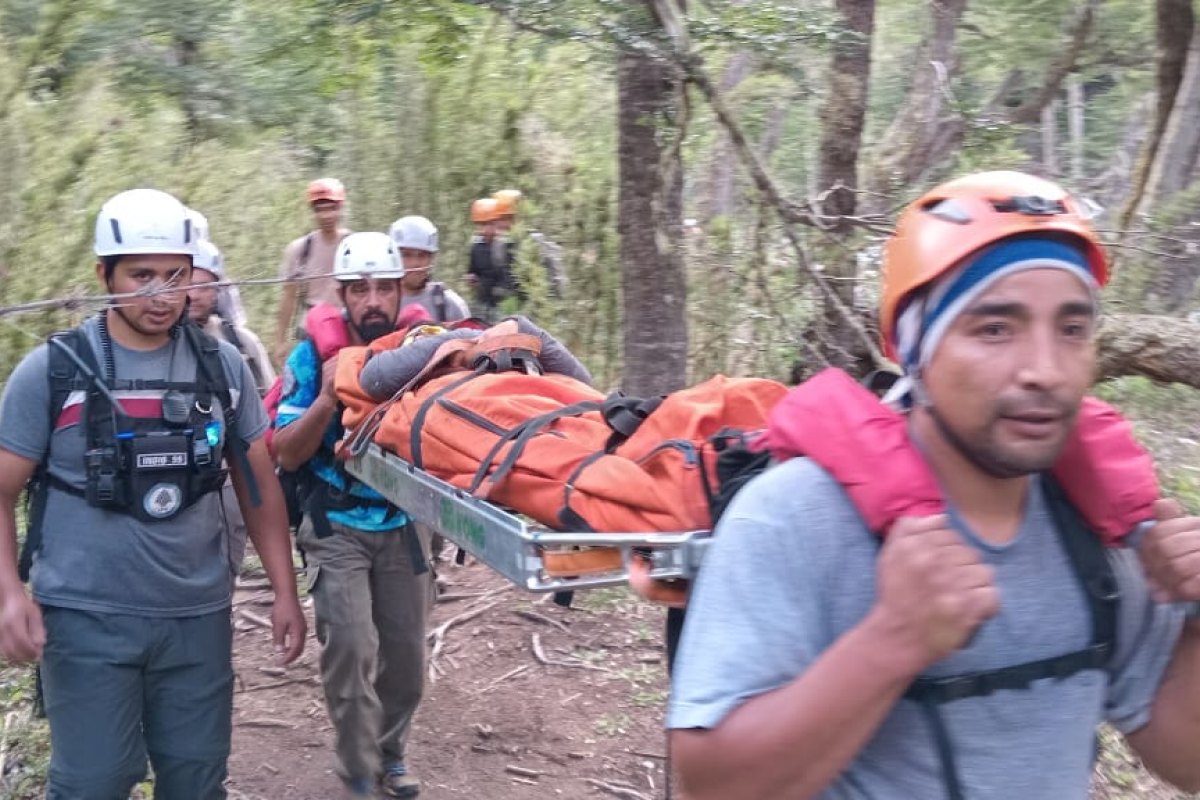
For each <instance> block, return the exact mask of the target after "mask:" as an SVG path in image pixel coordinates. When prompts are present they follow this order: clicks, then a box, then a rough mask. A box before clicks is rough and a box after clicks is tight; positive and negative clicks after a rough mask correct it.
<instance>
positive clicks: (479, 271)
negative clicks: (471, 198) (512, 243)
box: [465, 197, 517, 325]
mask: <svg viewBox="0 0 1200 800" xmlns="http://www.w3.org/2000/svg"><path fill="white" fill-rule="evenodd" d="M499 205H500V204H499V203H498V202H497V201H496V199H495V198H493V197H484V198H481V199H479V200H476V201H475V202H473V203H472V204H471V221H472V222H474V223H475V236H474V237H472V239H471V252H470V260H469V263H468V264H467V273H466V276H465V280H466V282H467V285H468V286H470V287H471V289H472V290H473V291H474V293H475V307H474V309H473V310H474V313H475V316H477V317H479V318H480V319H482V320H484V321H485V322H487V323H488V324H489V325H490V324H491V323H493V322H496V320H497V318H498V314H499V313H500V312H499V307H500V304H501V303H502V302H504V300H506V299H507V298H509V297H511V296H513V295H514V294H516V285H517V284H516V278H515V277H514V275H513V273H512V253H511V252H510V251H509V248H508V246H507V245H506V244H505V242H504V240H503V239H501V238H499V237H498V236H497V235H496V221H497V219H498V218H499V210H500V209H499Z"/></svg>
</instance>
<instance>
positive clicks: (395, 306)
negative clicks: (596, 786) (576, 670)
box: [274, 233, 430, 798]
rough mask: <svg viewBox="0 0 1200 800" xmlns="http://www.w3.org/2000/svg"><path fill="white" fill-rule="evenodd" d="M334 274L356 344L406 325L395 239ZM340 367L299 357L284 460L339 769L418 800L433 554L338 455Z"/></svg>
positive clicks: (363, 783)
mask: <svg viewBox="0 0 1200 800" xmlns="http://www.w3.org/2000/svg"><path fill="white" fill-rule="evenodd" d="M333 272H334V277H335V279H336V280H337V282H338V289H337V296H338V298H339V300H340V301H341V303H342V306H343V307H344V309H345V312H344V319H345V325H346V334H347V340H348V341H349V343H350V344H351V345H365V344H368V343H370V342H371V341H372V340H374V339H377V338H379V337H380V336H383V335H385V334H387V333H389V332H391V331H393V330H394V329H395V327H396V323H397V319H398V318H399V315H400V302H401V286H400V282H401V279H402V278H403V277H404V267H403V266H402V265H401V262H400V256H399V253H398V252H397V249H396V247H395V245H394V244H393V243H392V241H391V239H390V238H389V237H388V235H387V234H385V233H353V234H350V235H349V236H347V237H346V238H345V239H344V240H343V241H342V243H341V245H340V246H339V247H338V251H337V254H336V256H335V258H334V265H333ZM337 360H338V356H337V355H336V354H335V355H334V356H332V357H331V358H329V359H328V360H327V361H325V362H324V363H322V362H321V360H320V357H319V355H318V351H317V348H316V345H315V344H314V343H313V341H312V340H304V341H302V342H300V343H299V344H298V345H296V347H295V349H294V350H292V353H291V355H289V356H288V359H287V364H286V366H285V368H284V377H283V396H282V398H281V400H280V403H279V413H278V416H277V417H276V419H275V438H274V445H275V455H276V460H277V461H278V462H279V465H280V467H282V468H283V469H285V470H288V471H293V472H298V473H299V474H300V475H301V497H302V501H303V504H304V507H305V514H304V521H303V522H302V524H301V525H300V529H299V531H298V532H297V535H296V540H297V543H298V544H299V545H300V546H301V547H302V548H303V549H304V552H305V555H306V558H307V561H308V566H309V574H308V580H309V592H310V593H311V594H312V596H313V600H314V604H315V609H316V619H317V638H318V639H319V640H320V642H321V645H322V649H321V680H322V683H323V684H324V688H325V703H326V708H327V710H328V712H329V718H330V721H331V722H332V723H333V726H334V728H335V730H336V731H337V754H338V760H339V762H340V763H339V767H338V774H339V776H340V777H341V778H342V780H343V781H344V783H345V787H346V792H347V796H349V797H352V798H367V797H373V796H375V792H376V790H377V789H379V790H382V791H383V792H384V793H385V794H386V795H389V796H392V797H414V796H416V794H417V793H418V791H419V784H418V782H417V779H416V777H415V776H414V775H413V774H412V773H411V772H410V771H409V769H408V765H407V763H406V761H405V745H406V742H407V740H408V733H409V729H410V727H411V723H412V717H413V714H414V712H415V711H416V709H417V705H418V703H419V702H420V700H421V694H422V691H423V689H424V673H425V617H426V611H427V603H428V595H429V579H430V573H429V569H428V557H427V556H426V554H425V552H424V547H423V546H422V544H421V542H420V540H419V537H418V535H417V532H416V529H415V526H414V525H413V523H412V520H411V519H410V518H409V517H408V515H407V514H405V512H404V511H403V510H402V509H399V508H397V507H395V506H393V505H392V504H391V503H389V502H388V501H387V500H386V499H385V498H384V497H383V496H382V495H380V494H379V493H378V492H376V491H375V490H374V489H372V488H370V487H369V486H367V485H366V484H364V483H361V482H360V481H358V480H357V479H355V478H354V477H353V476H351V475H350V474H349V473H348V472H346V470H345V469H344V468H343V467H342V466H341V463H340V462H339V461H338V459H337V458H336V457H335V455H334V449H333V448H334V446H335V445H336V444H337V442H338V441H339V440H340V439H341V438H342V436H343V433H344V431H343V428H342V424H341V414H340V412H339V407H338V400H337V394H336V392H335V388H334V387H335V376H336V374H337Z"/></svg>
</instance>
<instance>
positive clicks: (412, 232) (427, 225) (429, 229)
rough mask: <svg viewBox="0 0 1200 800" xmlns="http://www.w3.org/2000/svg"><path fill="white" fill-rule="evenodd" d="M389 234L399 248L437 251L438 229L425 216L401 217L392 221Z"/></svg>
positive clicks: (428, 251) (429, 251) (427, 251)
mask: <svg viewBox="0 0 1200 800" xmlns="http://www.w3.org/2000/svg"><path fill="white" fill-rule="evenodd" d="M389 234H390V235H391V237H392V241H393V242H394V243H395V245H396V247H397V248H399V249H401V250H424V251H425V252H426V253H436V252H437V251H438V229H437V226H436V225H434V224H433V223H432V222H430V221H429V220H427V219H425V217H417V216H410V217H401V218H400V219H398V220H396V221H395V222H393V223H392V227H391V230H390V231H389Z"/></svg>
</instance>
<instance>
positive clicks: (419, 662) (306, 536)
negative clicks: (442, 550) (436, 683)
mask: <svg viewBox="0 0 1200 800" xmlns="http://www.w3.org/2000/svg"><path fill="white" fill-rule="evenodd" d="M331 527H332V529H333V535H332V536H328V537H325V538H323V539H322V538H317V536H316V534H315V532H314V530H313V525H312V522H311V520H310V519H309V517H308V516H307V515H306V516H305V518H304V522H303V523H302V524H301V526H300V530H299V532H298V534H297V541H298V543H299V544H300V546H301V547H303V548H304V551H305V554H306V556H307V559H308V585H309V592H310V593H311V594H312V596H313V601H314V605H315V608H316V621H317V639H318V641H320V643H321V680H322V684H323V685H324V689H325V706H326V709H327V710H328V712H329V718H330V721H331V722H332V723H333V726H334V729H335V730H336V732H337V753H338V760H339V762H340V768H339V770H338V771H339V773H340V774H341V776H342V778H344V779H346V780H355V779H362V778H366V779H373V778H375V777H377V776H379V775H380V774H381V773H382V771H383V770H384V769H385V768H386V767H388V766H390V765H392V764H394V763H398V762H403V761H404V750H405V745H406V743H407V740H408V733H409V729H410V727H411V725H412V718H413V713H414V712H415V711H416V710H417V705H418V704H419V703H420V701H421V694H422V692H423V690H424V686H425V618H426V614H427V613H428V604H429V582H430V572H429V570H428V569H426V570H424V571H423V572H422V574H420V575H417V574H416V571H415V569H414V565H413V563H412V555H411V554H412V552H413V550H412V542H411V540H410V537H411V536H413V534H412V533H410V532H408V531H407V530H405V529H403V528H401V529H397V530H393V531H380V532H373V531H360V530H355V529H353V528H347V527H344V526H341V525H337V524H335V523H331ZM421 553H422V559H423V560H425V561H426V562H427V561H428V542H421Z"/></svg>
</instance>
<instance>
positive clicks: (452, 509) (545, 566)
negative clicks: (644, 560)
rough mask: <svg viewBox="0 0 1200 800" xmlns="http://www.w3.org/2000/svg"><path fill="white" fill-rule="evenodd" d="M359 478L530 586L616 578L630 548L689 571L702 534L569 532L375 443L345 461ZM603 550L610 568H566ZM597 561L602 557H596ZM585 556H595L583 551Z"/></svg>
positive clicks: (673, 570)
mask: <svg viewBox="0 0 1200 800" xmlns="http://www.w3.org/2000/svg"><path fill="white" fill-rule="evenodd" d="M345 466H346V470H347V471H348V472H350V474H351V475H353V476H355V477H356V478H358V479H359V480H361V481H362V482H363V483H365V484H367V485H368V486H370V487H371V488H373V489H375V491H377V492H379V493H380V494H381V495H383V496H384V497H386V498H387V499H388V500H390V501H391V502H392V503H395V504H396V505H397V506H399V507H400V508H402V509H404V510H405V511H406V512H407V513H409V514H410V515H411V516H412V517H413V518H414V519H416V520H417V521H418V522H422V523H424V524H426V525H428V526H429V527H430V528H432V529H433V530H435V531H437V532H438V533H440V534H441V535H442V536H444V537H445V538H447V539H449V540H450V541H452V542H454V543H455V544H456V545H458V546H459V547H461V548H462V549H463V550H465V551H466V552H467V553H470V554H471V555H473V556H475V557H476V558H478V559H479V560H480V561H482V562H483V563H485V564H487V565H488V566H489V567H491V568H492V569H494V570H495V571H497V572H499V573H500V574H501V575H503V576H504V577H506V578H508V579H509V580H510V581H512V582H513V583H515V584H516V585H518V586H521V587H523V588H525V589H527V590H528V591H531V592H558V591H568V590H574V589H595V588H599V587H602V586H615V585H618V584H621V583H624V582H625V581H626V580H627V577H628V566H629V561H630V559H631V558H632V557H633V555H634V553H635V551H636V552H639V553H643V554H645V555H646V556H647V557H649V559H650V563H651V573H650V574H651V575H652V576H653V577H656V578H663V579H669V578H691V577H693V576H694V575H695V574H696V572H697V570H698V569H699V567H700V562H701V561H702V560H703V558H704V553H705V551H706V549H707V547H708V544H709V541H710V538H711V536H710V532H709V531H690V532H683V533H570V532H560V531H555V530H551V529H549V528H546V527H543V526H539V525H537V524H536V523H531V522H527V521H525V520H524V519H523V518H521V517H519V516H517V515H516V514H514V513H512V512H510V511H508V510H505V509H503V508H501V507H499V506H496V505H493V504H491V503H488V502H485V501H483V500H480V499H478V498H476V497H474V496H472V495H471V494H470V493H469V492H467V491H466V490H464V489H460V488H458V487H457V486H454V485H452V484H450V483H447V482H446V481H443V480H441V479H439V478H436V477H434V476H433V475H430V474H429V473H427V472H424V471H423V470H420V469H417V468H416V467H415V466H413V465H412V464H410V463H408V462H407V461H405V460H404V459H402V458H400V457H399V456H397V455H395V454H394V453H389V452H387V451H385V450H384V449H383V448H381V447H380V446H379V445H377V444H374V443H372V444H370V445H369V446H368V447H367V448H366V449H365V450H363V452H362V453H361V455H359V456H357V457H353V458H350V459H348V460H347V461H346V462H345ZM601 550H603V551H607V552H608V553H609V554H610V555H611V556H612V557H611V558H610V559H608V560H607V563H608V565H609V567H610V568H608V569H605V570H604V571H601V572H598V573H597V572H588V573H587V574H570V573H571V567H570V565H571V558H572V556H573V555H575V554H579V553H589V554H592V555H595V554H596V552H597V551H601ZM600 560H601V561H605V559H600ZM590 563H591V564H593V565H594V564H595V563H597V561H596V559H594V558H593V559H590Z"/></svg>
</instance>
